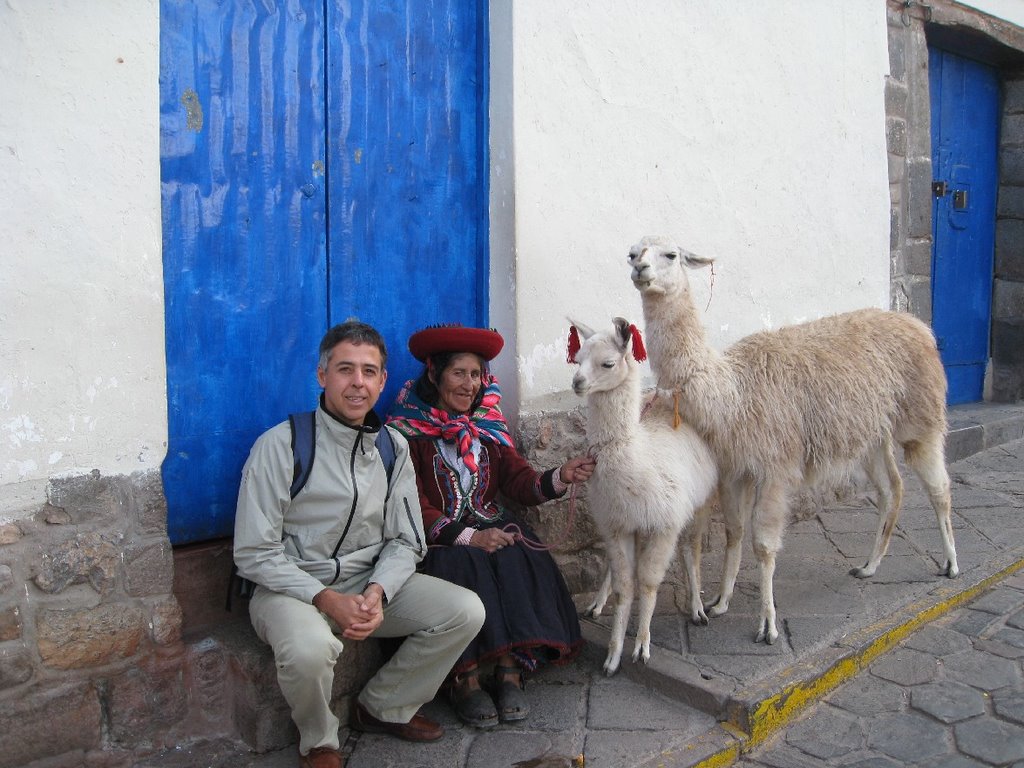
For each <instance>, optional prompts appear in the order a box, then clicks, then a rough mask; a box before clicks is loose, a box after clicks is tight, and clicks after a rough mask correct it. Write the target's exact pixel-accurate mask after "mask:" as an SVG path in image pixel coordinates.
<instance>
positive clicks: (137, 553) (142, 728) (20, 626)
mask: <svg viewBox="0 0 1024 768" xmlns="http://www.w3.org/2000/svg"><path fill="white" fill-rule="evenodd" d="M166 524H167V512H166V506H165V502H164V496H163V489H162V487H161V483H160V475H159V472H156V471H153V472H145V473H137V474H133V475H130V476H107V477H104V476H101V475H100V473H99V472H95V471H94V472H92V473H91V474H88V475H85V476H80V477H73V478H68V479H63V480H54V481H52V482H51V483H50V486H49V489H48V493H47V499H46V502H45V503H43V504H41V505H40V508H39V509H38V510H37V511H36V513H35V514H34V515H32V516H30V517H25V518H22V519H19V520H17V521H16V522H10V523H7V524H5V525H2V526H0V733H3V734H4V737H3V749H0V768H14V767H15V766H24V765H27V764H29V763H32V762H33V761H42V760H45V761H47V762H46V763H45V764H46V765H47V766H48V767H49V766H54V768H57V767H59V766H82V765H93V764H95V765H103V766H120V765H125V766H127V765H130V764H131V762H132V755H133V753H135V752H137V751H138V750H140V749H141V750H143V751H145V750H147V749H154V748H159V747H162V746H165V745H168V744H172V743H174V741H175V740H176V739H177V738H179V737H181V736H183V734H182V733H181V732H180V731H179V730H178V729H179V726H180V724H181V723H182V722H183V721H184V719H185V716H186V713H187V709H188V699H187V695H186V683H185V676H184V671H183V670H184V660H185V648H184V645H183V644H182V641H181V611H180V609H179V607H178V603H177V601H176V600H175V598H174V597H173V595H172V590H171V583H172V569H173V565H172V563H173V561H172V556H171V546H170V542H169V541H168V539H167V533H166Z"/></svg>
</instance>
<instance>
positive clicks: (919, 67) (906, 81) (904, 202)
mask: <svg viewBox="0 0 1024 768" xmlns="http://www.w3.org/2000/svg"><path fill="white" fill-rule="evenodd" d="M887 18H888V25H889V26H888V28H889V76H888V77H886V79H885V114H886V124H885V136H886V149H887V151H888V158H889V204H890V213H889V251H890V277H891V281H890V288H889V290H890V307H891V308H892V309H895V310H899V311H901V312H909V313H911V314H912V315H914V316H916V317H919V318H921V319H922V320H924V321H925V322H926V323H929V324H930V323H931V319H932V281H931V274H932V192H931V179H932V157H931V135H930V131H931V116H930V111H929V105H928V47H927V42H926V41H925V34H924V27H923V26H922V25H921V24H920V23H913V22H912V23H910V24H907V23H905V22H906V21H908V20H909V19H908V17H907V16H906V12H905V11H904V10H902V9H894V8H893V6H892V4H889V5H888V16H887Z"/></svg>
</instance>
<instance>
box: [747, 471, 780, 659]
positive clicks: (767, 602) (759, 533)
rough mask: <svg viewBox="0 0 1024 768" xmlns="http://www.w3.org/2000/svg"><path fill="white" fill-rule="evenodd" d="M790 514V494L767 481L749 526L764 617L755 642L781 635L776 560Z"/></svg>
mask: <svg viewBox="0 0 1024 768" xmlns="http://www.w3.org/2000/svg"><path fill="white" fill-rule="evenodd" d="M788 515H789V503H788V494H787V492H786V488H785V487H783V486H782V485H781V484H779V483H772V482H768V483H765V484H764V486H762V488H761V491H760V493H759V494H758V500H757V504H756V506H755V508H754V510H753V514H752V522H751V526H750V532H751V539H752V544H753V548H754V555H755V556H756V557H757V562H758V564H759V565H760V566H761V568H760V570H761V616H760V618H759V619H758V625H757V634H756V635H755V636H754V642H755V643H759V642H761V641H762V640H763V641H764V642H766V643H768V644H769V645H771V644H773V643H774V642H775V640H776V639H777V638H778V636H779V630H778V627H777V626H776V621H775V619H776V617H775V590H774V584H773V583H774V579H775V559H776V556H777V555H778V552H779V550H780V549H782V533H783V531H784V530H785V528H786V521H787V518H788Z"/></svg>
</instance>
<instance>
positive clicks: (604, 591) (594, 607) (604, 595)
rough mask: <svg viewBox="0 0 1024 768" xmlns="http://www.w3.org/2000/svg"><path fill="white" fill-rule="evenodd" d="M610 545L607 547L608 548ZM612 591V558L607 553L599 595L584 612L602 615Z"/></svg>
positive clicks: (591, 614) (589, 614)
mask: <svg viewBox="0 0 1024 768" xmlns="http://www.w3.org/2000/svg"><path fill="white" fill-rule="evenodd" d="M607 549H608V547H607V546H606V547H605V550H607ZM611 591H612V567H611V561H610V558H609V557H608V556H607V555H605V561H604V577H603V578H602V579H601V587H600V589H598V590H597V595H596V596H595V597H594V600H593V602H592V603H591V604H590V605H588V606H587V609H586V610H585V611H584V612H583V613H584V614H585V615H587V616H593V617H594V618H595V619H596V618H597V617H598V616H600V615H601V611H603V610H604V606H605V603H607V602H608V595H610V594H611Z"/></svg>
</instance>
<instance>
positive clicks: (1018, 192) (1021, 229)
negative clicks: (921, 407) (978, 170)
mask: <svg viewBox="0 0 1024 768" xmlns="http://www.w3.org/2000/svg"><path fill="white" fill-rule="evenodd" d="M886 7H887V13H888V16H887V18H888V30H889V36H888V41H889V76H888V77H887V78H886V83H885V110H886V126H885V130H886V145H887V148H888V153H889V155H888V156H889V189H890V204H891V213H890V268H891V272H890V274H891V293H890V305H891V307H892V309H896V310H901V311H906V312H910V313H911V314H913V315H916V316H917V317H919V318H921V319H922V320H924V321H925V322H928V323H930V322H931V318H932V305H931V301H932V299H931V294H932V286H931V256H932V221H931V216H932V203H933V201H932V191H931V179H932V168H931V111H930V101H929V98H930V96H929V84H928V46H929V43H932V44H938V45H939V47H942V48H948V49H950V50H953V51H954V52H956V53H959V54H960V55H963V56H966V57H968V58H974V59H977V60H979V61H982V62H984V63H986V64H988V65H990V66H992V67H994V68H995V69H996V70H997V71H998V72H999V74H1000V78H1001V80H1002V84H1003V92H1002V102H1003V106H1002V110H1003V111H1002V123H1001V127H1000V134H1001V138H1000V147H999V153H1000V156H999V195H998V210H997V218H996V251H995V269H994V274H993V284H992V325H991V329H990V362H991V367H990V371H989V375H988V376H987V379H986V393H985V399H986V400H991V401H994V402H1016V401H1018V400H1020V399H1022V398H1024V245H1022V243H1024V237H1022V235H1024V78H1022V75H1021V72H1022V71H1024V30H1021V29H1020V28H1019V27H1015V26H1013V25H1011V24H1008V23H1006V22H1003V21H1001V20H999V19H996V18H993V17H990V16H987V15H985V14H983V13H979V12H977V11H974V10H972V9H970V8H968V7H966V6H961V5H959V4H957V3H952V2H948V0H935V2H933V3H929V4H927V5H926V4H916V5H912V6H909V7H908V6H906V5H905V4H904V3H900V2H894V1H893V0H890V2H888V3H887V4H886Z"/></svg>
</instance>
